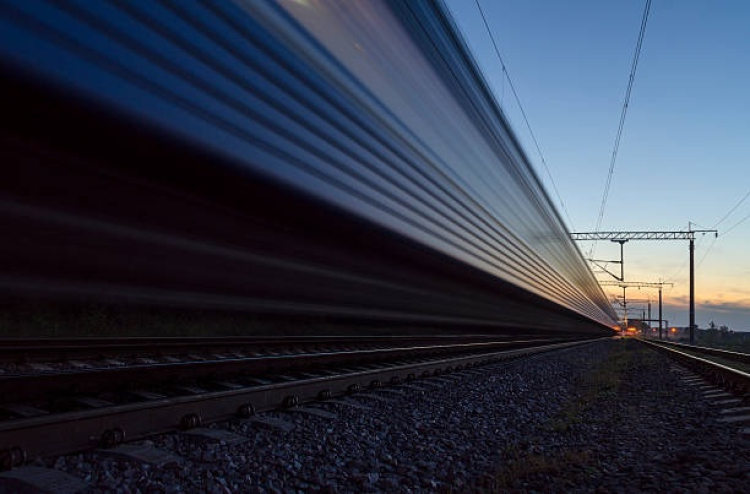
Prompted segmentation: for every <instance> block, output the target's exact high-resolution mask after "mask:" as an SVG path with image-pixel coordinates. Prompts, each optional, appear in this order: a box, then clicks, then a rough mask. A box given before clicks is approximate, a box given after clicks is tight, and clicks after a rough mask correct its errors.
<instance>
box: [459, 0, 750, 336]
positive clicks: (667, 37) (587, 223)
mask: <svg viewBox="0 0 750 494" xmlns="http://www.w3.org/2000/svg"><path fill="white" fill-rule="evenodd" d="M447 4H448V6H449V8H450V10H451V12H452V13H453V15H454V18H455V19H456V21H457V23H458V25H459V27H460V29H461V30H462V32H463V33H464V36H465V38H466V40H467V42H468V44H469V46H470V48H471V50H472V52H473V53H474V56H475V58H476V59H477V62H478V63H479V65H480V67H481V68H482V70H483V72H484V74H485V77H486V78H487V80H488V81H489V83H490V86H491V87H492V88H493V90H494V91H495V94H496V97H497V99H498V101H499V102H500V104H501V107H502V108H503V111H504V112H505V113H506V115H507V117H508V119H509V120H510V122H511V125H512V126H513V128H514V130H515V131H516V133H517V134H518V136H519V138H520V139H521V142H522V143H523V144H524V147H525V149H526V151H527V153H528V155H529V157H530V158H531V161H532V163H533V165H534V167H535V169H536V170H537V172H538V173H539V175H540V177H541V178H542V180H543V181H544V182H545V184H546V185H547V188H548V190H549V191H550V194H551V196H552V197H553V199H554V200H555V202H556V204H557V205H558V208H559V209H560V210H561V213H562V215H563V217H564V218H565V219H566V221H567V222H568V226H569V227H570V228H571V229H572V230H573V231H591V230H593V229H594V227H595V225H596V219H597V216H598V212H599V206H600V202H601V197H602V193H603V189H604V184H605V180H606V176H607V171H608V169H609V162H610V157H611V154H612V147H613V143H614V138H615V134H616V131H617V124H618V122H619V118H620V111H621V107H622V103H623V99H624V95H625V89H626V87H627V81H628V75H629V73H630V66H631V61H632V57H633V51H634V49H635V44H636V40H637V37H638V30H639V27H640V22H641V17H642V14H643V8H644V6H645V0H643V1H636V0H611V1H606V2H602V1H600V0H571V1H569V2H559V1H555V0H527V1H524V2H510V1H497V0H481V5H482V8H483V9H484V11H485V14H486V16H487V19H488V21H489V23H490V27H491V29H492V31H493V34H494V36H495V39H496V40H497V42H498V47H499V49H500V53H501V55H502V56H503V58H504V60H505V63H506V67H507V69H508V72H509V74H510V77H511V78H512V80H513V84H514V85H515V87H516V90H517V91H518V94H519V96H520V99H521V103H522V104H523V106H524V109H525V111H526V114H527V116H528V118H529V121H530V123H531V126H532V128H533V130H534V133H535V134H536V137H537V140H538V142H539V145H540V147H541V149H542V152H543V154H544V156H545V159H546V162H547V164H548V167H549V169H550V172H551V174H552V176H553V178H554V181H555V183H556V185H557V189H558V190H559V192H560V196H561V197H562V201H563V202H564V204H565V209H566V210H567V214H566V213H565V212H563V211H562V209H563V208H561V207H560V204H559V202H558V199H557V197H556V196H555V194H554V192H553V189H552V185H551V182H550V180H549V177H548V176H547V172H546V171H545V170H544V169H543V167H542V163H541V160H540V158H539V155H538V154H537V153H536V150H535V147H534V145H533V142H532V140H531V137H530V134H529V132H528V131H527V130H526V127H525V124H524V122H523V120H522V117H521V114H520V112H519V109H518V106H517V105H516V103H515V101H514V99H513V96H512V94H511V92H510V89H509V87H508V83H507V81H504V80H503V79H504V78H503V76H502V71H501V65H500V62H499V61H498V59H497V57H496V56H495V53H494V51H493V48H492V44H491V42H490V39H489V36H488V34H487V32H486V31H485V28H484V25H483V24H482V20H481V17H480V14H479V10H478V9H477V6H476V4H475V3H474V1H473V0H448V1H447ZM748 191H750V2H745V1H741V0H734V1H729V0H726V1H717V2H706V1H697V0H653V3H652V7H651V12H650V17H649V22H648V27H647V30H646V35H645V38H644V41H643V47H642V51H641V57H640V62H639V66H638V72H637V75H636V80H635V84H634V87H633V92H632V96H631V100H630V106H629V109H628V115H627V120H626V123H625V129H624V132H623V136H622V141H621V143H620V149H619V154H618V159H617V163H616V165H615V171H614V177H613V180H612V186H611V189H610V194H609V199H608V202H607V208H606V210H605V215H604V221H603V223H602V230H684V229H686V228H687V226H688V222H689V221H691V222H693V223H696V224H697V225H698V226H697V227H698V228H700V227H704V228H712V227H714V225H715V224H716V223H717V222H718V221H719V220H720V219H721V218H722V217H723V216H724V215H725V214H726V213H727V212H728V211H729V210H730V209H731V208H732V207H733V206H734V205H735V204H736V203H737V202H738V201H739V200H740V199H741V198H742V197H743V196H744V195H745V194H747V193H748ZM748 215H750V198H748V199H747V200H746V201H745V202H744V203H743V204H742V205H740V206H739V207H738V208H737V209H736V210H735V211H734V212H733V213H732V214H731V215H730V216H729V217H728V218H727V219H726V220H724V221H723V222H722V223H720V224H719V225H718V226H717V228H718V229H719V237H718V238H717V239H715V238H714V237H713V236H712V235H711V236H706V237H699V238H698V241H697V242H696V244H697V249H696V263H697V264H698V263H699V264H698V267H697V270H696V280H697V281H696V302H697V307H696V309H697V310H696V313H697V315H696V322H697V324H698V325H699V326H701V327H706V326H707V325H708V322H709V321H711V320H713V321H715V322H716V324H726V325H728V326H730V328H732V329H735V330H746V331H750V256H748V252H749V251H750V219H748V220H747V221H746V222H744V223H742V224H741V225H739V226H737V227H736V228H735V229H733V230H732V231H731V232H728V234H727V235H726V237H724V236H722V230H723V229H724V230H726V229H727V228H729V227H731V226H732V225H734V224H736V223H737V222H739V221H740V220H742V219H743V218H745V217H747V216H748ZM694 228H695V227H694ZM582 247H583V248H584V249H587V248H588V244H582ZM618 256H619V254H618V247H617V246H616V245H614V244H608V243H605V242H600V243H599V244H598V245H597V247H596V257H597V258H601V259H615V258H617V257H618ZM704 256H705V258H704ZM687 260H688V245H687V242H678V241H674V242H631V243H629V244H627V245H626V246H625V271H626V279H628V280H630V281H658V280H659V279H662V280H669V281H672V282H674V283H675V286H674V288H671V289H665V292H664V302H665V317H666V318H668V319H669V323H670V324H671V325H681V326H685V325H687V321H688V313H687V294H688V269H687ZM612 268H613V269H616V266H612ZM602 279H605V277H602ZM612 293H613V294H614V293H615V292H614V291H612ZM629 296H632V297H637V298H647V297H649V296H650V297H653V298H654V299H655V298H656V292H655V291H654V290H645V289H644V290H641V291H637V290H629Z"/></svg>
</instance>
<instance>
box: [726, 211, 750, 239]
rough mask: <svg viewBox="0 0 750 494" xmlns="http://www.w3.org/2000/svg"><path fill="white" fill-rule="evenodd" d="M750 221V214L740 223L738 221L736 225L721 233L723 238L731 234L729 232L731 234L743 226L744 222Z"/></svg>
mask: <svg viewBox="0 0 750 494" xmlns="http://www.w3.org/2000/svg"><path fill="white" fill-rule="evenodd" d="M749 219H750V214H748V215H747V216H745V217H744V218H742V219H741V220H740V221H738V222H737V223H735V224H734V225H732V226H730V227H729V228H727V229H726V230H724V231H723V232H722V233H721V236H722V237H726V236H727V235H728V234H729V232H731V231H732V230H734V229H735V228H737V227H738V226H740V225H741V224H743V223H744V222H746V221H747V220H749Z"/></svg>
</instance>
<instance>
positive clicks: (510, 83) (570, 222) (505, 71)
mask: <svg viewBox="0 0 750 494" xmlns="http://www.w3.org/2000/svg"><path fill="white" fill-rule="evenodd" d="M648 1H649V3H650V2H651V0H648ZM474 2H475V3H476V4H477V9H479V14H480V15H481V16H482V22H483V23H484V27H485V29H486V30H487V34H488V35H489V37H490V41H491V42H492V47H493V48H494V50H495V55H497V58H498V60H499V61H500V66H501V67H502V71H503V75H504V76H505V78H506V79H507V80H508V87H509V88H510V90H511V92H512V93H513V98H514V99H515V100H516V104H517V105H518V108H519V110H520V111H521V116H522V117H523V121H524V123H525V124H526V128H527V129H528V131H529V134H530V135H531V140H532V141H533V143H534V147H535V148H536V152H537V153H538V154H539V159H540V160H541V162H542V165H543V166H544V170H545V171H546V172H547V176H548V177H549V180H550V182H551V183H552V188H553V189H554V191H555V196H556V197H557V200H558V201H559V202H560V207H561V208H562V210H563V213H564V214H565V218H566V219H567V220H568V226H569V228H570V229H571V230H574V228H573V220H572V219H571V218H570V214H569V213H568V208H567V207H566V206H565V202H564V201H563V200H562V196H561V195H560V191H559V190H558V189H557V183H555V179H554V178H553V177H552V172H551V171H550V169H549V166H548V165H547V160H546V159H545V158H544V154H543V153H542V149H541V147H540V146H539V142H538V141H537V139H536V135H535V134H534V131H533V130H532V129H531V124H530V123H529V119H528V117H527V116H526V111H525V110H524V109H523V105H522V104H521V99H520V98H519V97H518V92H516V87H515V85H514V84H513V80H512V79H511V78H510V74H509V73H508V68H507V67H506V65H505V60H504V59H503V57H502V55H501V54H500V49H499V48H498V46H497V41H495V36H494V35H493V34H492V29H490V25H489V22H488V21H487V17H486V16H485V14H484V10H483V9H482V5H481V4H480V3H479V0H474ZM504 93H505V86H504V85H503V96H504Z"/></svg>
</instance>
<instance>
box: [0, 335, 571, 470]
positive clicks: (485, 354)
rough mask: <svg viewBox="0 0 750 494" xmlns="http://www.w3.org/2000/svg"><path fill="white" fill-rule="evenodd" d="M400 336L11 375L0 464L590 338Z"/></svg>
mask: <svg viewBox="0 0 750 494" xmlns="http://www.w3.org/2000/svg"><path fill="white" fill-rule="evenodd" d="M396 340H397V341H396V343H401V344H400V345H398V344H396V345H394V344H393V343H391V344H390V345H386V344H385V342H384V341H380V342H377V344H376V342H373V341H370V342H363V341H361V342H360V343H367V345H364V346H361V347H359V348H356V347H355V346H354V345H353V344H352V343H351V342H347V343H346V344H345V345H341V343H334V342H328V343H327V345H328V347H329V348H327V351H317V352H299V350H297V351H292V350H291V349H290V347H286V349H287V350H286V351H284V350H282V347H276V348H275V351H274V352H271V353H267V354H263V355H254V356H248V355H244V356H238V355H235V356H234V357H228V358H214V359H207V360H191V361H176V362H172V363H140V364H132V365H122V366H111V367H104V368H88V369H75V370H70V369H64V370H57V371H56V370H50V371H42V372H36V373H27V374H14V375H3V376H1V377H0V396H2V397H4V399H3V403H2V410H3V415H2V420H0V445H2V448H1V449H0V462H1V463H0V464H1V465H2V467H3V468H4V469H9V468H12V467H14V466H20V465H22V464H24V463H25V462H26V461H28V460H30V459H33V458H37V457H42V456H48V455H55V454H63V453H69V452H73V451H80V450H86V449H91V448H95V447H113V446H117V445H118V444H120V443H122V442H124V441H126V440H133V439H138V438H143V437H146V436H149V435H152V434H156V433H161V432H165V431H170V430H176V429H183V430H185V429H191V428H195V427H198V426H200V425H202V424H206V423H210V422H216V421H221V420H227V419H230V418H233V417H238V416H239V417H246V418H247V417H251V416H252V415H254V414H255V413H257V412H260V411H266V410H272V409H277V408H290V407H295V406H297V405H299V404H301V403H305V402H310V401H315V400H325V399H330V398H333V397H336V396H340V395H345V394H348V393H356V392H358V391H360V390H363V389H367V388H378V387H381V386H384V385H386V384H388V383H398V382H404V381H410V380H414V379H417V378H419V377H426V376H433V375H436V374H441V373H446V372H451V371H453V370H459V369H465V368H469V367H473V366H477V365H482V364H486V363H490V362H496V361H498V360H504V359H512V358H518V357H522V356H527V355H530V354H533V353H539V352H547V351H551V350H556V349H561V348H566V347H568V346H571V345H578V344H581V343H582V341H580V340H578V341H563V342H560V341H558V342H554V343H551V342H550V341H549V340H542V339H540V340H534V341H531V340H524V341H507V340H506V341H472V342H466V341H460V342H456V341H453V342H448V341H439V342H435V341H432V342H430V343H429V344H428V343H426V342H425V341H424V340H422V341H419V342H416V341H412V342H411V344H409V345H407V344H404V342H398V339H396ZM131 343H132V342H131ZM311 343H312V342H308V345H310V344H311ZM415 343H418V344H415ZM334 345H338V347H337V348H335V349H334V348H330V347H332V346H334ZM378 345H379V346H378ZM52 346H54V345H52ZM296 348H297V349H299V348H300V347H296ZM318 348H319V349H320V347H318ZM79 350H80V348H79V349H77V350H76V352H78V351H79ZM90 350H93V351H94V352H96V350H95V349H94V348H93V346H92V347H91V348H90ZM108 351H113V350H112V348H109V349H108ZM129 351H131V350H129Z"/></svg>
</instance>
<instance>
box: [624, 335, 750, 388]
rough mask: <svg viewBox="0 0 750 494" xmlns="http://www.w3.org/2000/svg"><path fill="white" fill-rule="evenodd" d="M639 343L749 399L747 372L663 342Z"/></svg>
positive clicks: (749, 382)
mask: <svg viewBox="0 0 750 494" xmlns="http://www.w3.org/2000/svg"><path fill="white" fill-rule="evenodd" d="M639 341H641V342H642V343H644V344H646V345H649V346H651V347H652V348H655V349H656V350H658V351H660V352H662V353H664V354H666V355H667V356H669V357H670V358H672V359H674V360H676V361H678V362H679V363H680V364H682V365H684V366H685V367H687V368H689V369H691V370H693V371H695V372H697V373H699V374H701V375H703V376H705V377H706V378H707V379H708V380H710V381H712V382H714V383H715V384H717V385H719V386H721V387H723V388H725V389H727V390H729V391H731V392H733V393H734V394H737V395H739V396H741V397H743V398H747V397H748V395H749V394H750V374H749V373H747V372H743V371H741V370H739V369H734V368H732V367H729V366H726V365H723V364H719V363H717V362H713V361H711V360H707V359H704V358H700V357H697V356H695V355H691V354H689V353H685V352H684V351H681V350H678V349H676V348H671V347H669V346H667V345H664V344H663V342H660V343H656V342H654V341H650V340H644V339H639Z"/></svg>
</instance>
